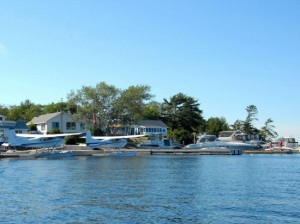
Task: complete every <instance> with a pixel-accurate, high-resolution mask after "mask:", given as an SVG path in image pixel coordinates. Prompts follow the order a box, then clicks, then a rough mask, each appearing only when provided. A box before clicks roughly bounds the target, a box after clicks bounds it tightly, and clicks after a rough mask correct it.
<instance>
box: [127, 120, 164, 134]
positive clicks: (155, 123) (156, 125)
mask: <svg viewBox="0 0 300 224" xmlns="http://www.w3.org/2000/svg"><path fill="white" fill-rule="evenodd" d="M131 134H141V135H142V134H144V135H161V136H164V137H166V136H167V135H168V126H167V125H166V124H165V123H164V122H163V121H161V120H141V121H139V122H138V123H137V124H134V125H131Z"/></svg>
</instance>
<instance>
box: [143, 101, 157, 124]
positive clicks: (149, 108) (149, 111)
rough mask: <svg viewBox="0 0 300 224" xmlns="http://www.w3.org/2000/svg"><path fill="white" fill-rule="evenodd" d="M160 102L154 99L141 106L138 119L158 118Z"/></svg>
mask: <svg viewBox="0 0 300 224" xmlns="http://www.w3.org/2000/svg"><path fill="white" fill-rule="evenodd" d="M160 107H161V104H160V103H158V102H156V101H151V102H150V103H148V104H146V105H145V106H144V107H143V110H142V114H141V116H140V120H159V119H160Z"/></svg>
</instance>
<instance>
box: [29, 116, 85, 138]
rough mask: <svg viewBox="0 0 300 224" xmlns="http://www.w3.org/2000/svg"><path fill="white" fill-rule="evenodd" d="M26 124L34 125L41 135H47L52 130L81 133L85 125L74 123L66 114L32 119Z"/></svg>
mask: <svg viewBox="0 0 300 224" xmlns="http://www.w3.org/2000/svg"><path fill="white" fill-rule="evenodd" d="M27 124H35V125H36V127H37V130H38V131H39V132H41V133H42V134H47V133H49V132H51V131H52V130H54V129H59V131H60V132H61V133H73V132H82V131H84V129H85V123H83V122H76V121H74V119H73V117H72V115H71V114H69V113H66V112H56V113H49V114H44V115H41V116H38V117H34V118H33V119H32V120H31V121H30V122H28V123H27Z"/></svg>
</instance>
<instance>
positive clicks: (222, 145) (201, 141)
mask: <svg viewBox="0 0 300 224" xmlns="http://www.w3.org/2000/svg"><path fill="white" fill-rule="evenodd" d="M184 148H185V149H206V150H207V149H214V150H217V149H220V150H224V149H230V150H236V149H238V150H252V149H258V148H259V147H258V146H257V145H254V144H250V143H244V142H229V141H221V140H220V139H219V138H217V136H215V135H206V134H203V135H200V136H198V139H197V142H196V143H194V144H189V145H187V146H185V147H184Z"/></svg>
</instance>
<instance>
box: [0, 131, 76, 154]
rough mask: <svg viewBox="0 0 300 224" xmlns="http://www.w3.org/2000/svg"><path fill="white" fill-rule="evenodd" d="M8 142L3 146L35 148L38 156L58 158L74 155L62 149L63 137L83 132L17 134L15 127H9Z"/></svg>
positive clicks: (19, 148)
mask: <svg viewBox="0 0 300 224" xmlns="http://www.w3.org/2000/svg"><path fill="white" fill-rule="evenodd" d="M6 133H7V142H5V143H3V144H2V146H4V147H6V148H12V149H16V150H21V149H32V148H34V149H35V154H36V155H35V157H36V158H56V157H57V158H58V157H70V156H73V153H72V152H68V151H63V150H61V149H62V147H63V144H64V139H63V137H65V136H72V135H81V134H82V133H64V134H16V132H15V130H14V129H9V130H7V131H6Z"/></svg>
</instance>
